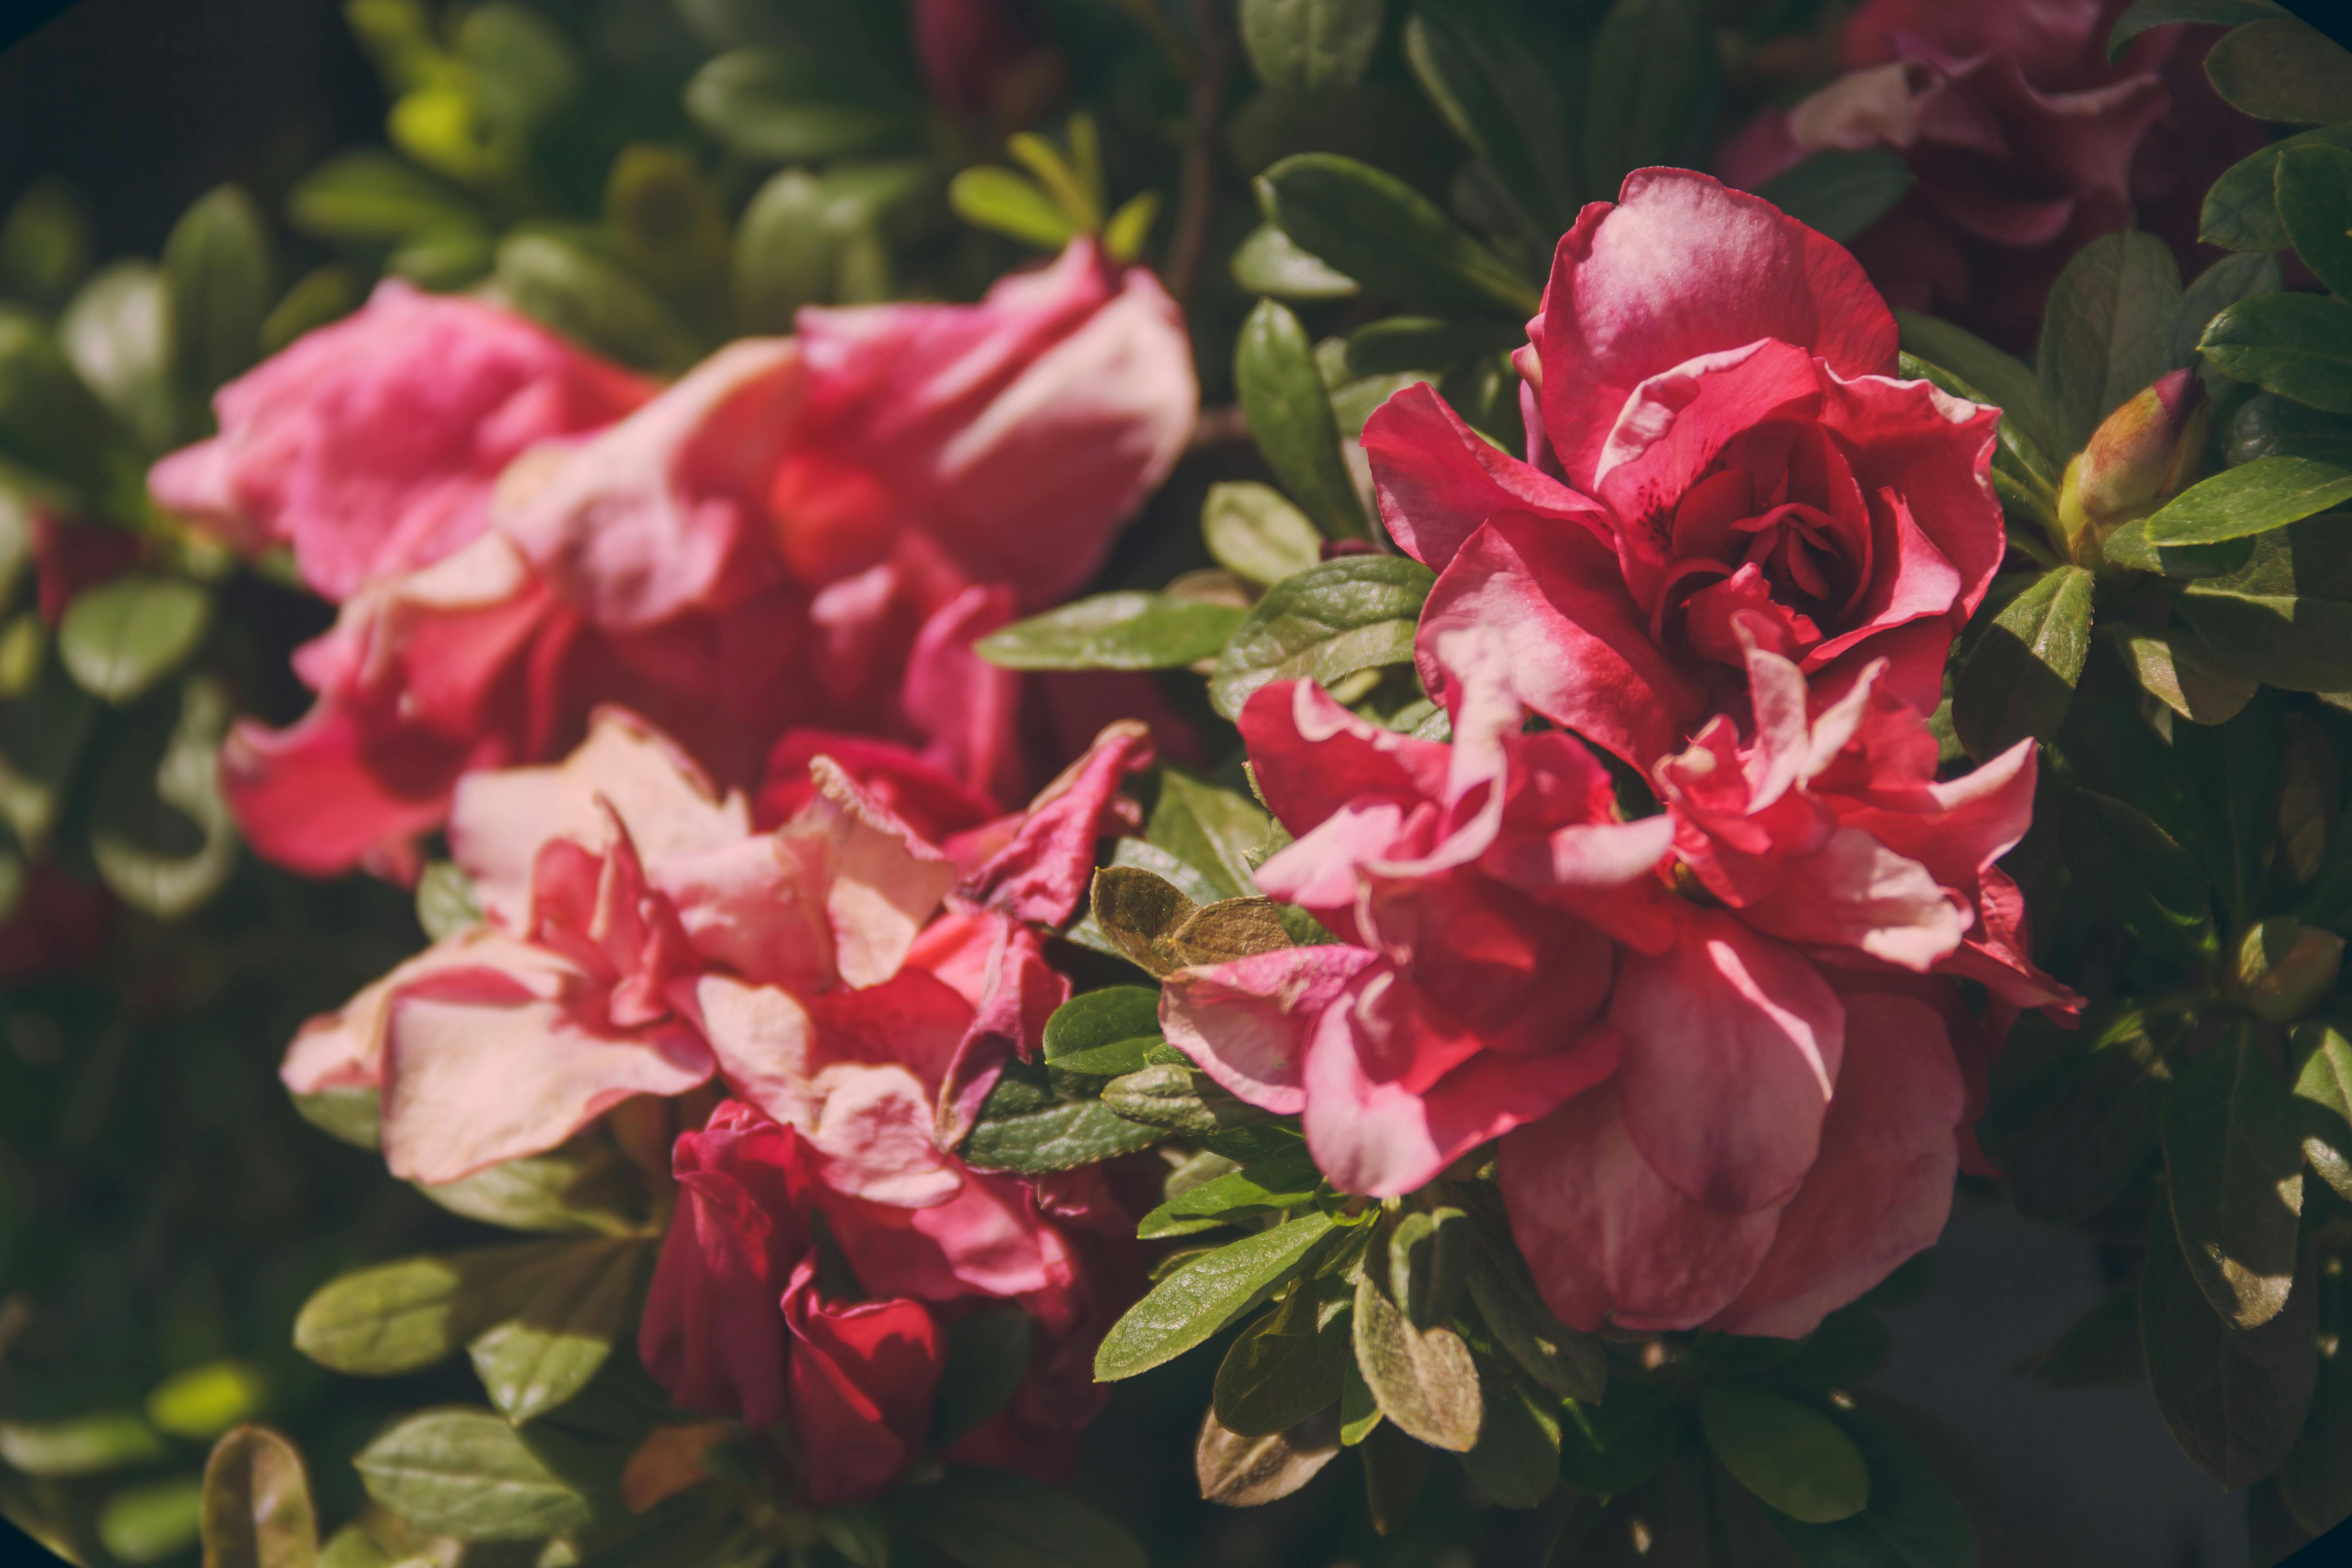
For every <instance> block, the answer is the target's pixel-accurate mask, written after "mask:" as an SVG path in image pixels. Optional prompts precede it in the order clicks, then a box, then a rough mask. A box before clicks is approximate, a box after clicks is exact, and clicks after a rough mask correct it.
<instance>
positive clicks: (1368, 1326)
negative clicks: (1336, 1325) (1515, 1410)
mask: <svg viewBox="0 0 2352 1568" xmlns="http://www.w3.org/2000/svg"><path fill="white" fill-rule="evenodd" d="M1381 1272H1382V1270H1381V1269H1380V1268H1377V1267H1372V1266H1370V1265H1368V1266H1367V1267H1366V1268H1364V1270H1363V1272H1362V1273H1361V1275H1360V1277H1359V1278H1358V1279H1357V1281H1356V1367H1357V1370H1358V1371H1360V1372H1361V1373H1363V1374H1364V1383H1365V1385H1366V1386H1367V1387H1369V1388H1370V1390H1371V1391H1372V1397H1373V1398H1374V1399H1377V1400H1378V1401H1380V1406H1381V1415H1385V1416H1387V1417H1388V1418H1389V1419H1390V1420H1391V1421H1392V1422H1394V1423H1395V1424H1396V1425H1397V1426H1399V1427H1400V1428H1402V1430H1403V1431H1405V1432H1407V1433H1409V1434H1411V1435H1412V1436H1414V1437H1417V1438H1419V1439H1420V1440H1421V1441H1422V1442H1423V1443H1426V1444H1428V1445H1429V1446H1430V1447H1433V1448H1444V1449H1447V1450H1449V1451H1451V1452H1453V1453H1456V1454H1466V1453H1468V1452H1469V1451H1470V1450H1471V1449H1472V1448H1473V1447H1475V1446H1476V1444H1477V1442H1478V1432H1479V1428H1480V1426H1482V1425H1483V1422H1484V1417H1485V1405H1484V1401H1483V1398H1482V1396H1481V1395H1480V1394H1479V1392H1478V1368H1477V1366H1476V1365H1475V1363H1473V1362H1472V1360H1471V1358H1470V1347H1469V1346H1467V1345H1465V1344H1464V1343H1463V1342H1462V1336H1461V1335H1459V1334H1457V1333H1455V1332H1454V1331H1453V1330H1452V1329H1450V1328H1444V1327H1432V1328H1429V1329H1416V1328H1415V1327H1413V1325H1412V1320H1411V1319H1410V1318H1408V1317H1406V1316H1405V1314H1404V1312H1403V1310H1402V1309H1401V1308H1400V1307H1399V1306H1398V1305H1397V1303H1396V1302H1395V1301H1393V1300H1391V1299H1390V1296H1389V1292H1388V1289H1387V1288H1386V1287H1385V1285H1384V1284H1383V1282H1382V1281H1381V1278H1380V1276H1381Z"/></svg>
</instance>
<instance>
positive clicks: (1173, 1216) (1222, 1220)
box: [1135, 1150, 1322, 1425]
mask: <svg viewBox="0 0 2352 1568" xmlns="http://www.w3.org/2000/svg"><path fill="white" fill-rule="evenodd" d="M1321 1181H1322V1177H1321V1175H1320V1174H1319V1173H1318V1172H1317V1171H1316V1169H1315V1164H1314V1162H1313V1161H1311V1160H1309V1159H1307V1157H1306V1154H1305V1152H1304V1151H1303V1150H1302V1151H1301V1152H1299V1153H1298V1154H1297V1155H1296V1156H1294V1157H1291V1158H1287V1159H1283V1160H1273V1161H1266V1162H1263V1163H1258V1164H1255V1165H1251V1166H1249V1167H1248V1168H1247V1169H1245V1170H1240V1171H1228V1172H1227V1173H1225V1174H1223V1175H1222V1176H1215V1177H1213V1178H1211V1179H1210V1180H1208V1181H1205V1182H1202V1184H1200V1185H1199V1186H1197V1187H1192V1188H1190V1189H1188V1190H1186V1191H1185V1192H1183V1193H1181V1194H1178V1195H1177V1196H1175V1197H1172V1198H1171V1199H1169V1200H1168V1201H1167V1202H1166V1203H1164V1204H1161V1205H1160V1206H1159V1207H1158V1208H1156V1209H1153V1210H1152V1211H1151V1212H1150V1214H1148V1215H1144V1216H1143V1218H1142V1220H1141V1221H1139V1223H1138V1224H1137V1226H1136V1227H1135V1234H1136V1235H1137V1236H1139V1237H1141V1238H1143V1239H1144V1240H1146V1241H1159V1240H1162V1239H1165V1238H1167V1237H1176V1236H1190V1235H1192V1234H1193V1233H1194V1232H1196V1231H1203V1230H1214V1229H1216V1228H1217V1227H1218V1226H1224V1225H1231V1224H1233V1223H1234V1221H1236V1220H1243V1219H1251V1218H1255V1217H1256V1216H1257V1215H1267V1214H1274V1213H1277V1212H1279V1211H1280V1210H1283V1209H1287V1208H1297V1207H1298V1206H1299V1205H1303V1204H1306V1203H1308V1202H1310V1201H1312V1200H1313V1198H1314V1196H1315V1192H1316V1188H1317V1187H1318V1185H1319V1184H1320V1183H1321ZM1310 1414H1311V1412H1310ZM1285 1425H1288V1423H1285Z"/></svg>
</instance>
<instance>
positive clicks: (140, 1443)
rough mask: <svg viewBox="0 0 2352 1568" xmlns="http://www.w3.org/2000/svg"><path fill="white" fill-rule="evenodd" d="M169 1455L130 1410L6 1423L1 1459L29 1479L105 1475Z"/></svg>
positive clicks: (1, 1429)
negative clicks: (58, 1419)
mask: <svg viewBox="0 0 2352 1568" xmlns="http://www.w3.org/2000/svg"><path fill="white" fill-rule="evenodd" d="M160 1458H163V1443H162V1442H161V1441H160V1440H159V1439H158V1438H157V1437H156V1436H155V1433H154V1430H153V1429H152V1427H150V1426H148V1425H147V1423H146V1422H144V1421H142V1420H141V1419H140V1418H139V1417H138V1415H136V1414H135V1413H133V1412H131V1411H128V1410H110V1411H107V1412H104V1413H103V1414H100V1415H81V1416H76V1417H75V1418H73V1419H71V1420H68V1421H47V1422H33V1421H0V1460H5V1461H6V1462H7V1463H8V1464H9V1465H11V1466H13V1467H14V1468H16V1469H19V1470H22V1471H23V1472H24V1473H25V1474H26V1475H28V1476H40V1477H44V1478H48V1479H63V1478H67V1477H71V1476H96V1475H103V1474H104V1473H105V1472H107V1471H109V1470H120V1469H126V1468H130V1467H131V1466H133V1465H144V1464H150V1463H152V1462H153V1461H154V1460H157V1459H160Z"/></svg>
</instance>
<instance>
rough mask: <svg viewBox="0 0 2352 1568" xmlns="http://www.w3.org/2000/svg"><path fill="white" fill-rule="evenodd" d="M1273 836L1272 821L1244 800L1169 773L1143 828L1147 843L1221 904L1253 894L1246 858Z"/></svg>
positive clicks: (1252, 877) (1236, 794)
mask: <svg viewBox="0 0 2352 1568" xmlns="http://www.w3.org/2000/svg"><path fill="white" fill-rule="evenodd" d="M1273 831H1274V820H1273V818H1271V817H1269V816H1267V815H1266V814H1265V810H1264V809H1263V808H1261V807H1260V806H1259V805H1258V804H1257V803H1256V802H1255V801H1254V800H1252V799H1250V798H1249V796H1247V795H1243V794H1241V793H1239V792H1238V791H1235V790H1230V789H1223V788H1220V787H1219V786H1217V785H1215V784H1205V783H1203V782H1202V781H1201V780H1199V779H1196V778H1193V777H1192V776H1191V775H1190V774H1188V773H1180V772H1178V771H1177V770H1176V769H1174V768H1168V769H1165V770H1163V771H1162V772H1161V773H1160V798H1159V800H1158V801H1156V802H1155V803H1153V805H1152V807H1151V816H1150V819H1149V820H1148V821H1146V822H1145V824H1144V828H1143V832H1144V837H1146V838H1147V839H1148V840H1150V842H1151V843H1152V844H1154V845H1156V846H1158V847H1160V848H1162V849H1165V850H1166V851H1168V853H1170V854H1171V855H1173V856H1175V857H1176V858H1178V859H1179V860H1181V861H1182V862H1184V864H1186V865H1187V866H1190V867H1192V868H1193V869H1195V870H1196V871H1198V872H1199V873H1200V874H1201V875H1202V878H1203V879H1205V880H1207V881H1208V882H1209V884H1210V885H1211V886H1213V887H1214V888H1215V889H1217V892H1218V893H1219V895H1221V896H1222V897H1223V898H1227V899H1241V898H1248V897H1251V896H1252V895H1254V894H1255V893H1256V892H1257V879H1256V878H1255V875H1254V867H1253V865H1252V863H1251V856H1252V855H1253V854H1254V853H1255V852H1258V851H1262V850H1263V849H1264V848H1265V846H1266V843H1267V839H1268V837H1269V836H1270V835H1271V834H1272V833H1273ZM1200 901H1202V902H1214V901H1215V900H1200Z"/></svg>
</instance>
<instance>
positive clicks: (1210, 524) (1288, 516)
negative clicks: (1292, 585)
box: [1201, 479, 1323, 588]
mask: <svg viewBox="0 0 2352 1568" xmlns="http://www.w3.org/2000/svg"><path fill="white" fill-rule="evenodd" d="M1201 535H1202V539H1203V540H1205V541H1206V542H1207V543H1208V546H1209V554H1210V555H1211V557H1212V558H1213V559H1214V560H1215V562H1216V563H1217V564H1218V565H1220V566H1222V567H1223V568H1224V569H1225V570H1226V571H1228V572H1231V573H1232V574H1234V576H1236V577H1239V578H1241V579H1242V580H1243V581H1244V582H1246V583H1255V584H1257V585H1258V586H1259V587H1261V588H1270V587H1272V586H1274V584H1276V583H1279V582H1281V581H1282V580H1283V579H1284V578H1285V577H1288V576H1291V575H1292V574H1296V573H1299V572H1304V571H1306V570H1307V568H1308V567H1309V566H1312V565H1314V564H1315V563H1317V562H1318V561H1320V560H1321V559H1322V558H1323V557H1322V550H1323V536H1322V535H1321V534H1320V533H1318V532H1317V531H1316V529H1315V524H1314V522H1313V521H1310V520H1309V519H1308V517H1307V514H1306V513H1305V512H1303V511H1301V510H1298V509H1297V507H1295V506H1293V505H1291V504H1290V502H1289V501H1288V500H1286V499H1285V498H1284V496H1283V494H1282V492H1281V491H1280V490H1277V489H1275V488H1274V487H1273V486H1271V485H1262V484H1259V483H1258V482H1257V481H1255V479H1238V480H1234V481H1232V482H1230V483H1226V484H1219V485H1211V486H1210V487H1209V498H1208V500H1205V501H1202V503H1201Z"/></svg>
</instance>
